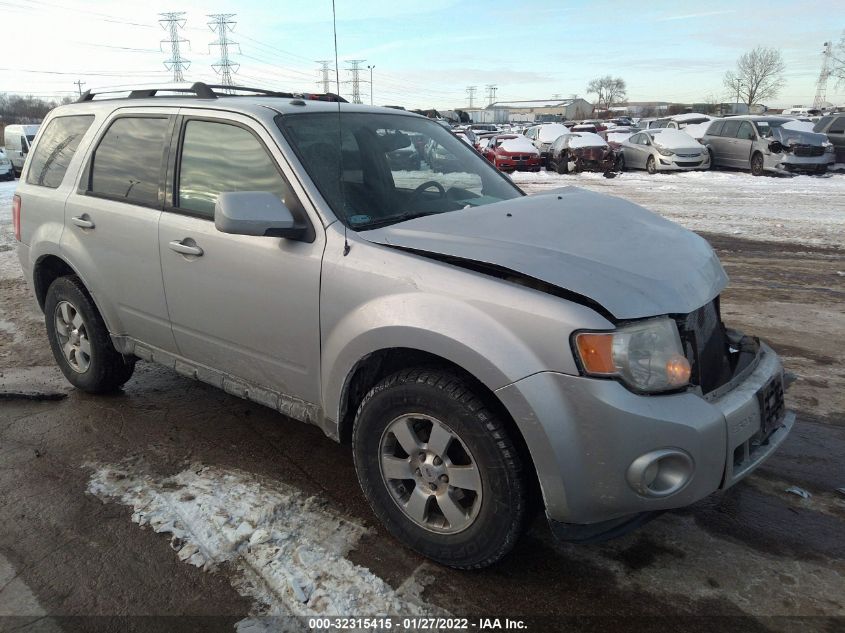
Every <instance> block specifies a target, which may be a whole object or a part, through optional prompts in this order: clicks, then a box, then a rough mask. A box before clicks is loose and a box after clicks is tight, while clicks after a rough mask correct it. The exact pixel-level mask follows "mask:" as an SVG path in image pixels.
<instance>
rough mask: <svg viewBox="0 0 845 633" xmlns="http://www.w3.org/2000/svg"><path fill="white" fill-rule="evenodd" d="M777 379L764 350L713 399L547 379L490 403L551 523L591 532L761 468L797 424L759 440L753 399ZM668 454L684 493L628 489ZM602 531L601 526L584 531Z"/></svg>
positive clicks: (521, 384) (520, 385) (777, 367)
mask: <svg viewBox="0 0 845 633" xmlns="http://www.w3.org/2000/svg"><path fill="white" fill-rule="evenodd" d="M781 375H782V368H781V364H780V361H779V360H778V358H777V355H776V354H775V353H774V352H773V351H772V350H771V349H770V348H769V347H767V346H765V345H761V346H760V351H759V353H758V355H757V358H756V359H755V363H754V365H753V366H752V367H749V368H748V370H747V371H746V372H744V375H743V376H742V377H741V380H740V381H739V382H738V384H733V385H730V390H728V391H727V392H725V393H719V394H718V397H702V396H701V395H698V394H697V393H694V392H693V391H687V392H684V393H677V394H669V395H660V396H642V395H637V394H634V393H632V392H631V391H629V390H628V389H626V388H625V387H624V386H622V385H621V384H620V383H618V382H616V381H613V380H597V379H591V378H584V377H580V376H571V375H565V374H558V373H552V372H544V373H540V374H535V375H533V376H530V377H528V378H525V379H523V380H520V381H518V382H516V383H513V384H511V385H508V386H507V387H503V388H502V389H499V390H498V391H497V395H498V396H499V397H500V399H501V400H502V402H503V403H504V404H505V406H506V407H507V408H508V410H509V411H510V413H511V414H512V415H513V417H514V419H515V420H516V422H517V424H518V425H519V427H520V430H521V431H522V433H523V436H524V437H525V440H526V443H527V444H528V448H529V450H530V451H531V455H532V458H533V461H534V465H535V468H536V470H537V474H538V477H539V479H540V484H541V488H542V491H543V497H544V501H545V505H546V513H547V515H548V517H549V519H550V520H553V521H557V522H560V523H565V524H580V525H581V527H582V528H583V529H585V530H587V531H596V530H597V529H598V528H603V527H607V525H609V526H610V527H611V528H614V527H618V525H617V524H621V523H626V522H628V521H630V520H632V517H634V516H635V515H639V514H642V513H650V512H658V511H663V510H668V509H671V508H679V507H683V506H686V505H689V504H691V503H694V502H696V501H698V500H700V499H702V498H703V497H706V496H707V495H709V494H711V493H713V492H715V491H716V490H718V489H720V488H727V487H729V486H731V485H733V484H735V483H736V482H737V481H739V480H740V479H742V478H743V477H745V476H747V475H748V474H749V473H750V472H752V471H753V470H754V469H755V468H756V467H758V466H759V465H760V464H761V463H762V462H763V461H765V460H766V459H767V458H768V457H769V456H770V455H771V454H772V453H773V452H774V450H775V449H776V448H777V447H778V446H779V445H780V444H781V443H782V442H783V440H784V438H785V437H786V436H787V434H788V433H789V431H790V429H791V427H792V423H793V421H794V415H793V414H789V413H787V415H786V416H785V418H784V419H783V420H782V423H781V424H782V426H781V427H780V428H778V429H777V430H776V431H774V432H773V433H772V434H771V435H769V436H768V437H767V438H762V437H761V436H760V428H761V421H760V416H761V412H760V404H759V401H758V397H757V394H758V392H760V391H761V389H763V387H765V386H766V385H767V384H769V383H770V381H771V380H773V379H775V378H778V377H781ZM667 452H668V453H673V454H675V455H677V456H679V458H680V459H679V460H678V461H679V463H681V464H683V467H684V468H686V469H687V470H686V471H684V477H685V481H684V483H683V485H681V486H680V487H678V488H677V490H672V491H671V493H670V494H664V495H659V496H655V495H653V494H651V492H649V491H643V490H642V488H640V487H637V486H636V485H634V483H632V479H631V473H632V472H633V471H635V470H636V465H635V462H637V463H641V460H642V458H643V457H644V456H649V455H656V454H663V453H667ZM608 522H610V523H608ZM602 523H605V524H607V525H606V526H599V525H593V526H592V527H585V526H589V525H591V524H602ZM568 527H569V528H570V529H574V526H572V525H570V526H568ZM598 531H599V532H601V531H606V530H601V529H598Z"/></svg>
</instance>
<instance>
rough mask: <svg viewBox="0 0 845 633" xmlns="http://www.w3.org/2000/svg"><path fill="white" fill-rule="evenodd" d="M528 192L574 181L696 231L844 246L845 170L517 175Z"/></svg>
mask: <svg viewBox="0 0 845 633" xmlns="http://www.w3.org/2000/svg"><path fill="white" fill-rule="evenodd" d="M513 180H514V182H515V183H517V184H518V185H519V186H520V187H521V188H522V189H523V190H524V191H525V192H526V193H539V192H542V191H547V190H549V189H554V188H556V187H564V186H568V185H574V186H576V187H584V188H586V189H592V190H593V191H599V192H601V193H607V194H610V195H614V196H620V197H622V198H626V199H628V200H630V201H632V202H636V203H637V204H640V205H642V206H644V207H646V208H647V209H650V210H652V211H656V212H657V213H660V214H661V215H663V216H665V217H667V218H669V219H670V220H673V221H675V222H678V223H679V224H682V225H683V226H685V227H687V228H689V229H692V230H694V231H704V232H707V233H722V234H726V235H734V236H737V237H741V238H743V239H750V240H771V241H778V242H795V243H797V244H814V245H826V246H837V247H842V246H845V175H841V174H829V175H826V176H795V177H771V176H765V177H760V178H755V177H754V176H752V175H751V174H748V173H744V172H727V171H718V172H710V171H707V172H684V173H677V174H656V175H654V176H651V175H649V174H648V173H647V172H645V171H630V172H625V173H622V174H619V175H618V176H617V177H616V178H605V177H604V176H603V175H602V174H594V173H583V174H575V175H568V174H567V175H558V174H556V173H554V172H546V171H542V172H539V173H528V172H518V173H516V174H513Z"/></svg>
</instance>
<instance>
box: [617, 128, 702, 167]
mask: <svg viewBox="0 0 845 633" xmlns="http://www.w3.org/2000/svg"><path fill="white" fill-rule="evenodd" d="M620 154H621V159H620V161H621V166H622V168H623V169H645V170H646V171H648V173H650V174H655V173H657V172H658V171H672V170H681V171H689V170H694V169H710V154H709V153H708V152H707V148H706V147H704V146H703V145H702V144H701V143H699V142H698V141H696V140H695V139H694V138H692V137H691V136H690V135H689V134H687V133H686V132H681V131H680V130H673V129H671V128H656V129H649V130H643V131H642V132H638V133H636V134H634V135H633V136H632V137H631V138H629V139H628V140H626V141H623V142H622V144H621V145H620Z"/></svg>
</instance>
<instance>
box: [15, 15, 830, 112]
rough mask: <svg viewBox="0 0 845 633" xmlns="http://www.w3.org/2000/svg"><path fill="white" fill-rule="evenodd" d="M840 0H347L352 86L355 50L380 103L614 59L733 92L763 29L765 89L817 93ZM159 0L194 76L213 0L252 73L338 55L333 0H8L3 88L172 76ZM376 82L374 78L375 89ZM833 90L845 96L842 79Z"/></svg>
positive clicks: (569, 87) (640, 76) (280, 73)
mask: <svg viewBox="0 0 845 633" xmlns="http://www.w3.org/2000/svg"><path fill="white" fill-rule="evenodd" d="M840 3H841V0H823V1H819V0H801V1H800V2H797V1H796V0H790V1H781V0H769V1H768V2H766V3H765V4H763V3H760V2H749V1H742V0H733V1H722V0H710V1H708V2H706V3H705V2H701V1H700V0H697V1H695V2H687V1H684V0H674V1H671V2H647V1H646V2H638V3H635V2H621V1H620V2H600V1H595V0H594V1H584V2H580V1H579V2H576V1H566V0H550V1H548V2H545V3H539V2H531V3H527V2H526V3H515V2H513V1H512V0H509V1H507V2H504V1H501V2H500V1H498V0H424V1H423V0H413V1H405V0H393V1H392V2H387V1H386V0H337V11H338V16H337V18H338V21H337V29H338V33H337V37H338V47H339V51H338V53H339V59H340V66H341V72H340V75H341V76H340V79H341V90H340V91H341V93H342V94H344V95H347V96H348V95H349V93H350V91H351V86H350V84H349V83H346V82H347V81H348V80H349V79H350V74H349V72H347V71H346V70H345V69H346V68H347V67H348V65H347V64H346V63H345V61H344V60H349V59H365V60H366V61H365V62H364V63H363V64H362V65H363V66H366V65H368V64H370V65H375V68H374V70H373V78H374V85H373V88H374V99H375V103H376V104H399V105H404V106H407V107H438V108H452V107H460V106H465V105H466V104H467V96H466V90H465V88H466V86H469V85H476V86H478V91H477V95H476V105H477V104H479V103H484V104H486V99H485V97H484V92H485V86H486V85H487V84H497V85H498V92H497V99H498V100H513V99H544V98H551V97H552V95H555V94H559V95H562V96H565V97H566V96H569V95H572V94H577V95H579V96H584V97H585V98H587V99H588V100H592V99H591V97H590V96H589V95H586V94H585V91H586V85H587V82H588V81H589V80H590V79H592V78H594V77H597V76H601V75H605V74H612V75H614V76H617V75H618V76H621V77H623V78H624V79H625V80H626V81H627V83H628V97H629V99H631V100H660V101H681V102H696V101H697V102H701V101H703V100H704V99H705V97H707V96H708V95H711V94H712V95H715V96H718V97H720V98H723V99H725V100H728V99H730V97H729V96H728V95H727V94H726V92H725V89H724V88H723V86H722V75H723V74H724V72H725V70H728V69H730V68H732V67H733V66H734V64H735V61H736V58H737V57H739V55H741V54H742V53H743V52H744V51H746V50H748V49H750V48H753V47H754V46H756V45H765V46H773V47H777V48H780V49H781V50H782V51H783V55H784V59H785V61H786V67H787V71H786V78H787V83H786V86H785V88H784V90H783V91H782V92H781V94H780V96H779V97H778V98H777V99H773V100H770V101H769V102H768V104H767V105H769V106H773V107H783V106H790V105H799V104H803V105H810V104H812V101H813V96H814V94H815V84H816V80H817V78H818V74H819V70H820V66H821V50H822V44H823V42H824V41H826V40H834V41H838V40H839V37H840V35H841V33H842V30H843V28H845V14H843V12H842V10H841V9H842V5H841V4H840ZM520 5H524V7H525V8H522V9H520V8H518V7H519V6H520ZM163 11H185V13H186V15H185V18H186V19H187V22H186V24H185V28H184V30H183V31H181V33H182V35H183V36H184V37H185V38H186V39H187V40H190V44H189V45H188V44H183V46H182V48H183V55H184V57H187V58H188V59H190V60H191V66H190V68H189V69H188V70H187V71H186V73H185V75H186V79H187V80H202V81H214V80H215V79H218V78H217V77H216V75H215V72H214V69H213V68H212V64H213V63H214V62H215V61H216V56H217V50H216V49H215V48H213V47H212V48H209V44H210V42H212V41H213V40H214V39H215V34H214V33H212V32H211V30H210V29H209V27H208V26H207V24H206V23H207V22H208V18H207V14H209V13H222V12H226V13H235V14H236V16H235V17H234V18H233V20H234V21H236V22H237V24H236V25H235V26H234V30H233V31H232V32H231V33H229V37H230V38H231V39H232V40H234V41H236V42H238V43H239V46H233V48H232V59H233V61H235V62H237V63H239V64H240V67H239V69H238V73H237V74H236V75H235V79H236V82H237V83H240V84H242V85H249V86H267V87H271V88H279V89H280V88H285V89H288V90H293V91H305V90H316V89H317V84H316V82H317V79H318V72H317V68H318V64H317V63H316V60H322V59H326V60H328V59H332V60H333V59H334V49H333V39H332V23H331V19H332V6H331V0H308V1H307V2H305V1H302V0H298V1H295V2H294V1H290V0H251V1H250V0H247V1H243V0H241V1H239V2H235V1H234V0H228V1H220V0H204V1H202V0H166V1H165V0H145V1H144V2H140V1H136V0H123V1H122V2H114V0H108V1H107V0H85V1H84V2H80V1H78V0H43V1H42V0H0V16H2V24H3V32H4V35H3V43H4V55H3V56H2V60H3V61H0V92H17V93H29V94H36V95H41V96H52V95H59V96H62V95H67V94H74V93H75V91H76V89H77V87H76V86H75V85H74V83H73V82H74V81H76V80H81V81H84V82H86V83H85V85H84V86H83V89H85V88H90V87H95V86H107V85H123V84H126V83H132V82H135V83H149V82H165V81H168V80H169V79H170V78H171V74H170V73H169V72H168V71H167V70H166V69H165V67H164V65H163V63H162V62H163V61H164V60H165V59H167V55H165V54H164V53H162V52H161V50H160V48H159V46H160V44H159V42H160V40H162V39H164V38H166V37H167V34H166V32H165V31H164V30H163V29H162V28H161V26H160V25H159V23H158V22H157V20H158V19H159V16H158V15H157V14H158V13H159V12H163ZM165 48H166V50H167V51H168V52H169V45H166V46H165ZM361 79H362V80H368V79H369V71H368V70H366V68H365V69H364V73H363V74H362V75H361ZM332 89H335V86H334V85H333V86H332ZM369 90H370V86H369V84H368V83H362V86H361V93H362V97H363V99H364V101H365V102H368V101H369V96H370V92H369ZM827 95H828V100H829V101H832V102H835V103H845V87H841V88H840V89H836V87H835V85H834V82H833V81H831V82H830V85H829V87H828V93H827ZM731 100H732V99H731Z"/></svg>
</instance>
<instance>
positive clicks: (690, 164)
mask: <svg viewBox="0 0 845 633" xmlns="http://www.w3.org/2000/svg"><path fill="white" fill-rule="evenodd" d="M675 164H676V165H677V166H678V167H697V166H698V165H700V164H701V161H700V160H696V161H689V160H686V161H685V160H676V161H675Z"/></svg>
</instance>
